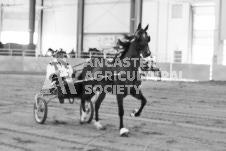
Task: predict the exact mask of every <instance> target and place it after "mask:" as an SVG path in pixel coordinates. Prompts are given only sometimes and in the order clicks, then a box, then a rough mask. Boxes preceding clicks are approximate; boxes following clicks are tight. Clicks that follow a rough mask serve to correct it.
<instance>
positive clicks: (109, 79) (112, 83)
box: [78, 24, 151, 136]
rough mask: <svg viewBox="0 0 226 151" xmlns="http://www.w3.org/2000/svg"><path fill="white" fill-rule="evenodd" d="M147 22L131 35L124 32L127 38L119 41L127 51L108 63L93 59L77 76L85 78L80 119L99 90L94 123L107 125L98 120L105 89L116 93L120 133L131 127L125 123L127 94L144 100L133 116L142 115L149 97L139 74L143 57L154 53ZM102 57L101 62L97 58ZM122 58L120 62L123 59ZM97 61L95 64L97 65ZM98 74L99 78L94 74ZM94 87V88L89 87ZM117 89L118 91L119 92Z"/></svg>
mask: <svg viewBox="0 0 226 151" xmlns="http://www.w3.org/2000/svg"><path fill="white" fill-rule="evenodd" d="M147 29H148V25H147V26H146V27H145V28H144V29H142V28H141V24H139V26H138V29H137V31H136V32H135V33H134V34H133V35H132V36H125V38H126V39H127V41H126V42H122V41H120V40H119V45H121V46H122V47H123V48H124V51H123V52H122V53H121V54H120V55H119V56H117V57H115V59H114V60H113V61H112V62H111V63H109V62H107V61H106V60H105V59H103V58H102V60H101V59H100V58H96V59H95V58H94V59H91V60H90V61H89V62H88V63H87V65H86V66H85V67H84V69H83V71H82V73H81V74H80V75H79V76H78V79H79V80H84V82H83V88H82V91H83V93H82V97H81V105H82V108H83V112H82V116H81V123H82V122H83V120H84V118H85V116H86V109H85V102H86V101H89V100H91V98H92V97H93V96H94V95H95V93H96V92H97V91H98V92H99V95H98V98H97V99H96V102H95V121H94V125H95V126H96V128H97V129H104V126H102V125H101V124H100V122H99V114H98V113H99V108H100V105H101V102H102V101H103V100H104V98H105V96H106V91H107V92H110V93H112V94H116V96H117V103H118V109H119V110H118V113H119V117H120V126H119V128H120V135H121V136H128V133H129V130H128V129H126V128H125V127H124V125H123V115H124V108H123V99H124V97H126V96H127V95H129V94H130V95H132V96H133V97H135V98H137V99H138V100H141V106H140V109H139V110H137V109H135V110H134V111H133V112H132V113H131V116H133V117H137V116H140V114H141V112H142V110H143V108H144V106H145V104H146V102H147V100H146V98H145V97H144V96H143V94H142V92H141V90H140V85H141V79H140V77H139V75H140V74H139V70H138V68H139V67H140V63H141V62H140V58H141V57H147V56H149V55H150V54H151V52H150V50H149V46H148V43H149V42H150V36H149V35H148V34H147ZM98 61H101V63H102V64H101V63H100V64H95V62H98ZM120 61H121V62H120ZM95 65H96V66H95ZM90 74H91V75H92V78H93V79H92V80H87V79H89V78H87V77H88V76H87V75H90ZM97 74H98V77H97V78H96V77H95V75H97ZM90 90H91V91H90ZM116 91H117V92H116Z"/></svg>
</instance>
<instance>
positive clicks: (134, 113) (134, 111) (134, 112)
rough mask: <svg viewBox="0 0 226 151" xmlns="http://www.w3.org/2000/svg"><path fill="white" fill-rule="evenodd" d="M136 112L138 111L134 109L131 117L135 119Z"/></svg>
mask: <svg viewBox="0 0 226 151" xmlns="http://www.w3.org/2000/svg"><path fill="white" fill-rule="evenodd" d="M137 112H138V109H134V110H133V112H131V113H130V116H131V117H136V113H137Z"/></svg>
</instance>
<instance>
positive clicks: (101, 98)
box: [94, 92, 106, 130]
mask: <svg viewBox="0 0 226 151" xmlns="http://www.w3.org/2000/svg"><path fill="white" fill-rule="evenodd" d="M105 96H106V93H104V92H102V93H100V94H99V96H98V98H97V100H96V103H95V121H94V125H95V126H96V128H97V129H99V130H103V129H106V128H105V127H104V126H102V125H101V124H100V122H99V108H100V105H101V103H102V101H103V100H104V98H105Z"/></svg>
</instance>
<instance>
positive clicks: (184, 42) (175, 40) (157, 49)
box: [142, 0, 190, 63]
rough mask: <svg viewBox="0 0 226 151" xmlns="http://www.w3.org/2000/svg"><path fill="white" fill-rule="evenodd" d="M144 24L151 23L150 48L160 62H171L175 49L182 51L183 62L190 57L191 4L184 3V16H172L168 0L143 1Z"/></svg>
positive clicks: (170, 4)
mask: <svg viewBox="0 0 226 151" xmlns="http://www.w3.org/2000/svg"><path fill="white" fill-rule="evenodd" d="M143 2H144V3H143V20H142V22H143V25H146V24H149V25H150V28H149V30H148V32H149V33H150V36H151V39H152V40H151V43H150V49H151V51H152V53H153V55H155V56H156V57H157V61H158V62H171V61H173V55H174V51H175V50H181V51H182V62H183V63H185V62H186V63H187V62H188V60H189V59H188V57H189V27H190V25H189V20H190V5H189V4H188V3H182V4H181V5H182V18H172V6H173V5H174V4H176V3H172V2H168V1H150V0H144V1H143Z"/></svg>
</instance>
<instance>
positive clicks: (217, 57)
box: [213, 0, 223, 64]
mask: <svg viewBox="0 0 226 151" xmlns="http://www.w3.org/2000/svg"><path fill="white" fill-rule="evenodd" d="M221 4H222V0H216V1H215V31H214V53H213V63H216V64H223V41H222V40H221V26H220V25H221V16H222V14H221V9H222V8H221Z"/></svg>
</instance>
